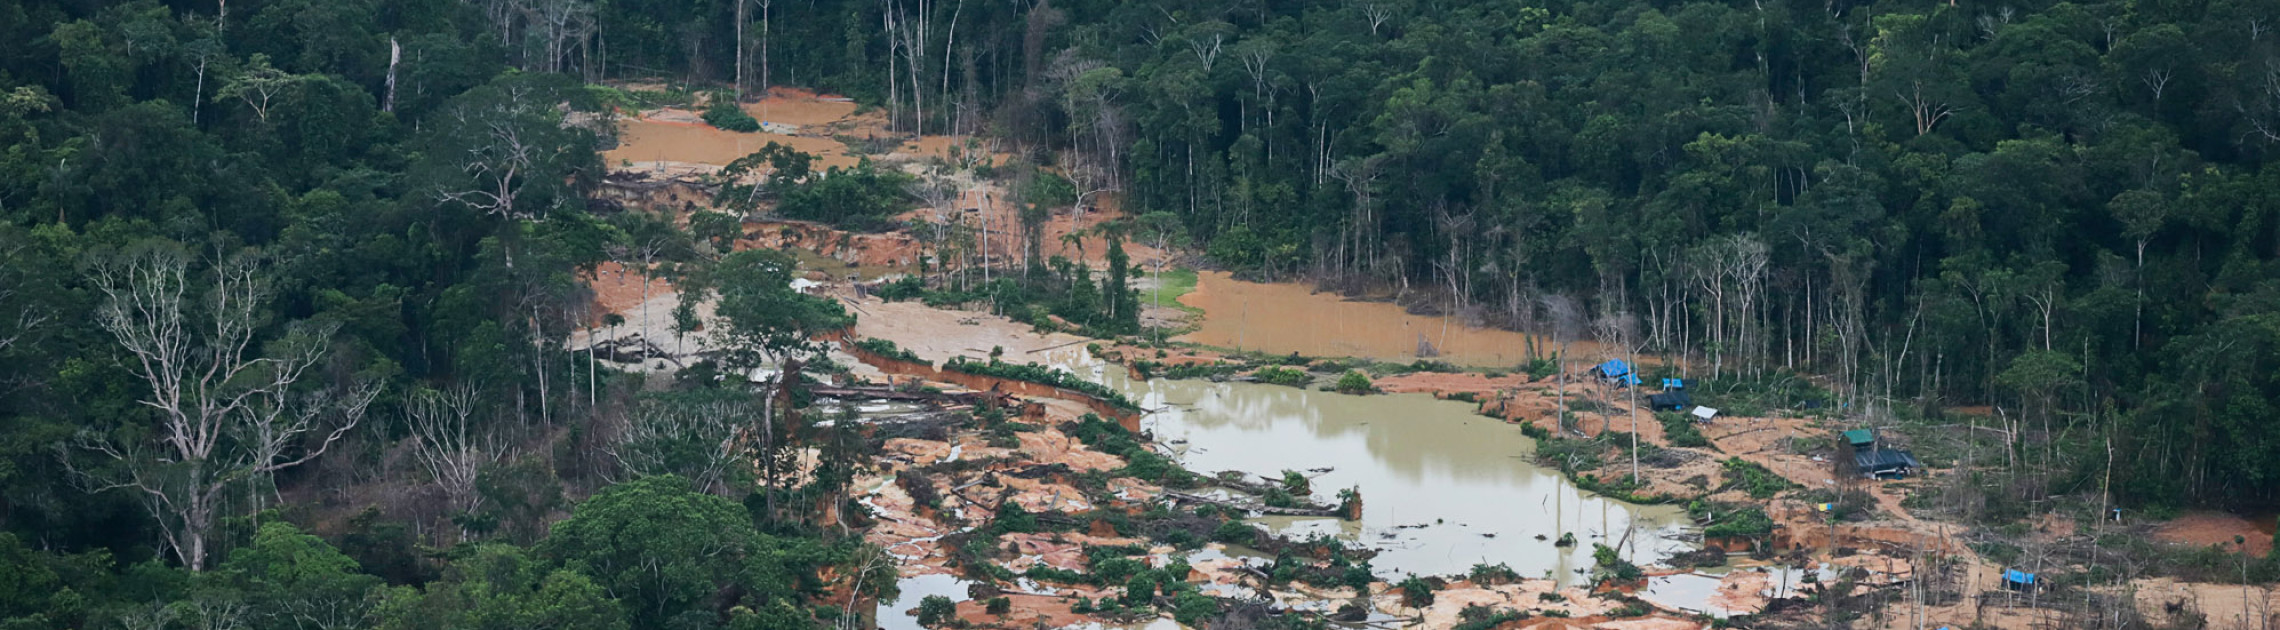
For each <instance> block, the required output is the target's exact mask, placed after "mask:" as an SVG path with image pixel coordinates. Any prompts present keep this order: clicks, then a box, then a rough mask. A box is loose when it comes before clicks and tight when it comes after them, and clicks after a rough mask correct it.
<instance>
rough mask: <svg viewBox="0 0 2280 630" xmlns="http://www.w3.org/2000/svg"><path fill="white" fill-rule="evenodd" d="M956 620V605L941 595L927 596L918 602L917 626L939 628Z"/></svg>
mask: <svg viewBox="0 0 2280 630" xmlns="http://www.w3.org/2000/svg"><path fill="white" fill-rule="evenodd" d="M957 618H958V603H957V602H953V601H950V598H948V597H943V596H941V595H928V596H926V599H921V600H918V625H921V626H926V627H929V628H932V627H937V626H941V625H943V624H946V623H949V622H951V621H955V620H957Z"/></svg>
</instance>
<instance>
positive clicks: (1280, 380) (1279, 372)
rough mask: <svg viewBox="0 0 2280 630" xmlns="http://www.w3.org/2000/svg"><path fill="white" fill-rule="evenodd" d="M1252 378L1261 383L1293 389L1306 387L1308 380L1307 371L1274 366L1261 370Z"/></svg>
mask: <svg viewBox="0 0 2280 630" xmlns="http://www.w3.org/2000/svg"><path fill="white" fill-rule="evenodd" d="M1251 377H1252V378H1256V379H1259V382H1261V383H1267V384H1270V385H1289V386H1292V387H1298V386H1302V385H1305V384H1306V381H1307V380H1308V379H1307V376H1306V371H1305V370H1300V369H1297V368H1285V367H1273V366H1268V367H1263V368H1259V371H1257V372H1252V373H1251Z"/></svg>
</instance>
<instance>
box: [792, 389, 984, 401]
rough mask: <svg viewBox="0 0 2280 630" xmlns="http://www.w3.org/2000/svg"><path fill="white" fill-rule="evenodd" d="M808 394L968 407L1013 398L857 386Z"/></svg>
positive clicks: (981, 394)
mask: <svg viewBox="0 0 2280 630" xmlns="http://www.w3.org/2000/svg"><path fill="white" fill-rule="evenodd" d="M808 393H811V394H815V395H817V396H822V397H825V398H838V399H841V400H848V399H858V400H899V401H906V402H931V403H944V402H948V403H958V404H966V405H973V404H984V403H987V404H1000V405H1002V404H1004V403H1005V402H1006V401H1007V399H1009V398H1011V396H1008V395H1006V394H1002V393H998V392H930V391H915V392H914V391H904V390H899V389H895V388H892V387H860V386H855V387H833V386H816V387H809V388H808Z"/></svg>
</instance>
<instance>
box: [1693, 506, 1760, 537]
mask: <svg viewBox="0 0 2280 630" xmlns="http://www.w3.org/2000/svg"><path fill="white" fill-rule="evenodd" d="M1686 512H1687V514H1689V515H1691V516H1693V517H1694V519H1695V520H1696V521H1708V522H1709V523H1710V524H1709V525H1708V526H1705V527H1703V528H1702V535H1703V536H1706V537H1710V538H1729V537H1757V536H1764V535H1766V534H1770V533H1773V519H1772V518H1771V517H1768V516H1766V513H1765V508H1763V507H1760V506H1755V505H1746V504H1736V503H1717V502H1711V501H1695V502H1693V503H1689V504H1687V506H1686Z"/></svg>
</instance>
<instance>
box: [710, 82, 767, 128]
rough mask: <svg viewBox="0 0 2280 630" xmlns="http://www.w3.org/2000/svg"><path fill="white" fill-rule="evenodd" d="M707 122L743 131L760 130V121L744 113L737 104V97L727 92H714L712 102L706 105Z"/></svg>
mask: <svg viewBox="0 0 2280 630" xmlns="http://www.w3.org/2000/svg"><path fill="white" fill-rule="evenodd" d="M705 124H707V125H712V126H714V127H718V128H721V129H726V130H729V131H736V132H742V133H752V132H755V131H759V130H760V121H759V120H758V119H755V118H753V117H752V115H751V114H747V113H744V109H743V108H741V107H737V106H736V98H735V97H733V96H729V95H728V94H727V93H725V92H723V93H718V94H714V95H713V97H712V104H710V105H706V106H705Z"/></svg>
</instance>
